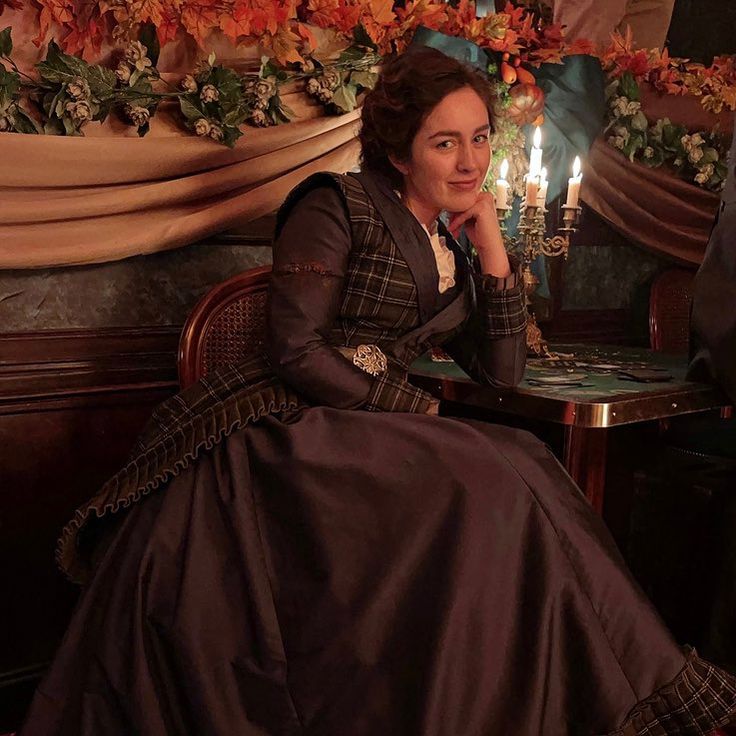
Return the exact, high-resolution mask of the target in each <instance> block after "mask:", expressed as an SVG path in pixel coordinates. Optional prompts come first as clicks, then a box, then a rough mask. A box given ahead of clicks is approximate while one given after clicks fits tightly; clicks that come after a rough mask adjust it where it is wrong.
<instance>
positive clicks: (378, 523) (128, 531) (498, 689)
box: [22, 408, 736, 736]
mask: <svg viewBox="0 0 736 736" xmlns="http://www.w3.org/2000/svg"><path fill="white" fill-rule="evenodd" d="M118 517H119V518H117V520H116V523H115V524H114V525H112V526H111V527H110V529H109V530H108V531H107V533H106V535H107V536H106V540H105V541H104V543H103V545H102V547H101V548H100V554H99V560H98V562H97V567H96V570H95V573H94V576H93V578H92V581H91V583H90V584H89V585H88V587H87V589H86V591H85V592H84V594H83V596H82V599H81V602H80V604H79V607H78V609H77V611H76V613H75V616H74V618H73V621H72V623H71V626H70V628H69V631H68V633H67V635H66V638H65V640H64V642H63V644H62V646H61V648H60V651H59V653H58V655H57V657H56V660H55V662H54V664H53V666H52V668H51V670H50V672H49V674H48V676H47V677H46V679H45V681H44V682H43V683H42V685H41V687H40V688H39V691H38V693H37V694H36V698H35V700H34V703H33V706H32V708H31V712H30V714H29V717H28V720H27V723H26V726H25V728H24V730H23V731H22V734H23V736H57V735H58V736H60V735H61V734H65V735H66V734H69V735H73V736H100V735H104V736H131V735H132V734H140V735H141V736H164V735H166V736H170V735H174V734H176V735H179V734H182V735H184V734H186V735H191V736H194V735H197V736H200V735H201V736H236V735H237V736H266V735H268V736H281V735H282V734H283V735H284V736H290V735H292V734H300V735H301V734H304V735H306V734H309V735H310V736H369V735H370V736H510V735H511V734H513V736H537V735H539V736H542V735H543V736H563V735H565V736H567V735H575V736H577V735H579V736H593V735H597V734H614V733H621V734H623V733H625V734H635V733H641V734H644V733H646V734H648V735H650V734H699V733H705V732H707V731H708V730H709V729H710V728H712V727H713V726H714V725H715V724H716V723H721V722H723V721H725V720H727V717H728V714H729V713H730V712H732V711H733V710H734V707H736V687H734V681H733V680H732V679H730V678H729V676H727V675H725V673H722V672H721V671H720V670H717V669H716V668H714V667H712V666H710V665H708V664H707V663H706V662H704V661H703V660H700V659H699V658H697V656H696V655H695V654H694V653H692V652H690V653H688V652H687V651H683V650H682V649H680V648H679V647H678V646H677V645H676V644H675V642H674V641H672V639H671V637H670V635H669V633H668V632H667V630H666V629H665V628H664V626H663V625H662V623H661V622H660V620H659V618H658V616H657V614H656V612H655V611H654V610H653V608H652V607H651V605H650V604H649V602H648V601H647V600H646V598H645V597H644V595H643V594H642V592H641V591H640V590H639V589H638V587H637V586H636V584H635V583H634V582H633V580H632V579H631V577H630V575H629V573H628V572H627V570H626V567H625V565H624V563H623V561H622V559H621V557H620V556H619V554H618V552H617V550H616V548H615V545H614V543H613V542H612V540H611V538H610V536H609V534H608V533H607V531H606V529H605V527H604V525H603V524H602V522H601V520H600V519H599V518H598V517H597V516H596V515H595V514H594V513H592V511H591V509H590V508H589V507H588V505H587V503H586V501H585V499H584V498H583V497H582V495H581V494H580V491H579V490H578V489H577V488H576V487H575V485H574V484H573V482H572V481H571V480H570V478H569V477H568V476H567V474H566V473H565V471H564V470H563V468H562V467H561V466H560V464H559V463H558V462H557V461H556V460H555V458H554V457H553V456H552V455H551V453H550V452H549V450H548V449H547V448H546V446H545V445H543V444H542V443H540V442H539V441H538V440H536V439H535V438H534V437H533V436H532V435H530V434H528V433H526V432H522V431H519V430H515V429H510V428H506V427H500V426H494V425H490V424H484V423H479V422H472V421H467V420H458V419H452V418H446V417H431V416H417V415H410V414H389V413H367V412H357V411H343V410H335V409H329V408H310V409H306V410H301V411H298V412H296V413H294V414H292V415H291V416H289V417H287V418H283V417H282V418H279V417H275V416H269V417H265V418H264V419H262V420H261V421H260V422H259V423H257V424H256V425H254V426H250V427H248V428H246V429H243V430H240V431H238V432H235V433H233V434H232V435H231V436H229V437H227V438H225V439H224V440H223V441H222V442H220V443H219V444H217V445H216V446H215V447H214V448H213V449H211V450H210V451H208V452H206V453H204V454H203V455H202V456H201V457H200V458H199V459H198V460H197V461H196V462H195V463H193V464H192V465H191V466H190V467H189V468H187V469H186V470H184V471H183V472H181V473H180V474H179V475H178V476H177V477H175V478H174V479H173V480H171V482H169V483H168V485H167V486H166V487H165V488H162V489H159V490H158V491H156V492H154V493H153V494H151V495H150V496H149V497H147V498H145V499H143V500H142V501H141V502H139V503H137V504H135V505H134V506H132V507H131V508H130V509H128V510H126V511H125V512H123V513H121V514H118ZM619 729H621V730H619ZM644 729H648V730H644Z"/></svg>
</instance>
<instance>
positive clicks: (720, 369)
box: [690, 132, 736, 402]
mask: <svg viewBox="0 0 736 736" xmlns="http://www.w3.org/2000/svg"><path fill="white" fill-rule="evenodd" d="M735 167H736V132H735V133H734V139H733V144H732V146H731V152H730V154H729V163H728V179H727V181H726V188H725V189H724V191H723V197H722V199H721V206H720V208H719V211H718V219H717V220H716V224H715V227H714V228H713V233H712V234H711V238H710V242H709V243H708V248H707V250H706V252H705V258H704V259H703V264H702V265H701V267H700V270H699V271H698V274H697V276H696V277H695V291H694V295H693V311H692V317H691V331H692V346H693V347H692V362H691V365H690V377H691V378H693V379H694V380H699V381H711V382H715V383H717V384H718V385H720V386H721V387H722V388H723V390H724V391H725V392H726V393H727V394H728V397H729V398H730V400H731V401H732V402H736V168H735Z"/></svg>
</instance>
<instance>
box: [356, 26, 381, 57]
mask: <svg viewBox="0 0 736 736" xmlns="http://www.w3.org/2000/svg"><path fill="white" fill-rule="evenodd" d="M353 41H355V43H356V44H357V45H358V46H364V47H366V48H369V49H371V50H372V51H377V50H378V46H376V44H375V43H373V39H372V38H371V37H370V36H369V35H368V31H366V29H365V28H364V26H363V24H362V23H358V25H357V26H356V27H355V31H354V32H353ZM363 55H364V56H365V53H364V54H363Z"/></svg>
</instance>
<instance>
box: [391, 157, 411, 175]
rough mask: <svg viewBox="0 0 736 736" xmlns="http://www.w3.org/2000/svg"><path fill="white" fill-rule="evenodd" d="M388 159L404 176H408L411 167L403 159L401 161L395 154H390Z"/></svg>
mask: <svg viewBox="0 0 736 736" xmlns="http://www.w3.org/2000/svg"><path fill="white" fill-rule="evenodd" d="M388 160H389V161H390V162H391V165H392V166H393V167H394V168H395V169H396V170H397V171H398V172H399V173H400V174H402V175H403V176H406V175H407V174H408V173H409V167H408V166H407V165H406V163H404V162H403V161H399V160H398V159H397V158H396V157H395V156H389V157H388Z"/></svg>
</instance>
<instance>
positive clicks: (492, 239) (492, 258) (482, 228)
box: [447, 192, 511, 278]
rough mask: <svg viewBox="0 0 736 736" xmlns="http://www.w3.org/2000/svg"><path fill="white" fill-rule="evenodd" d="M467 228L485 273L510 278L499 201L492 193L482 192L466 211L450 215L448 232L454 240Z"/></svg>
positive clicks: (482, 270) (466, 230)
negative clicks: (498, 211)
mask: <svg viewBox="0 0 736 736" xmlns="http://www.w3.org/2000/svg"><path fill="white" fill-rule="evenodd" d="M463 225H464V226H465V232H466V233H467V234H468V237H469V238H470V240H471V242H472V243H473V245H474V246H475V250H476V251H477V252H478V258H479V259H480V267H481V272H482V273H484V274H490V275H492V276H498V277H500V278H505V277H506V276H509V275H510V274H511V266H510V265H509V259H508V256H507V255H506V249H505V248H504V245H503V237H502V236H501V228H500V226H499V224H498V217H497V215H496V201H495V199H494V197H493V195H492V194H491V193H490V192H479V193H478V197H477V198H476V200H475V203H474V204H473V205H472V206H471V207H469V208H468V209H467V210H465V211H464V212H451V213H450V221H449V222H448V223H447V229H448V230H449V231H450V232H451V233H452V234H453V236H454V237H457V236H458V234H459V233H460V228H461V227H462V226H463Z"/></svg>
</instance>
